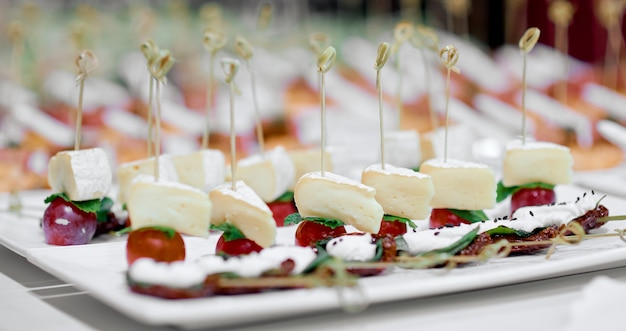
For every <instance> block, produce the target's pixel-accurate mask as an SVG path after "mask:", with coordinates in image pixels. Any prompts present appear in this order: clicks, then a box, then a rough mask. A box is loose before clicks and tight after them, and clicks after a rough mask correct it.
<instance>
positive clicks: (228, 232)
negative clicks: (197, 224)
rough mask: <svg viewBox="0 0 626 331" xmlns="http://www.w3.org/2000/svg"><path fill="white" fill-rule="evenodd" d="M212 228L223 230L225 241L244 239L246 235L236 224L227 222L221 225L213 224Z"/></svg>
mask: <svg viewBox="0 0 626 331" xmlns="http://www.w3.org/2000/svg"><path fill="white" fill-rule="evenodd" d="M210 229H211V230H219V231H222V232H223V234H222V235H223V236H224V240H225V241H232V240H236V239H243V238H245V237H246V236H245V235H244V234H243V232H241V230H239V229H238V228H237V227H236V226H234V225H232V224H230V223H226V222H225V223H222V224H220V225H215V224H211V227H210Z"/></svg>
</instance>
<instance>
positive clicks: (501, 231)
mask: <svg viewBox="0 0 626 331" xmlns="http://www.w3.org/2000/svg"><path fill="white" fill-rule="evenodd" d="M543 229H545V228H543V227H542V228H537V229H534V230H533V231H532V232H526V231H524V230H517V229H512V228H509V227H506V226H504V225H500V226H498V227H497V228H493V229H491V230H489V231H485V232H486V233H488V234H489V235H510V234H512V235H515V236H518V237H520V238H526V237H529V236H531V235H533V234H536V233H538V232H540V231H542V230H543Z"/></svg>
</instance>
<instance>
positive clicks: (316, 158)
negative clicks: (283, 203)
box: [288, 148, 333, 190]
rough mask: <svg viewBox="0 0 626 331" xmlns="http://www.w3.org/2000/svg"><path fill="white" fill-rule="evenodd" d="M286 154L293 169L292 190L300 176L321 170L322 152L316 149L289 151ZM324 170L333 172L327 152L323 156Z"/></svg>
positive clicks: (329, 155) (330, 157)
mask: <svg viewBox="0 0 626 331" xmlns="http://www.w3.org/2000/svg"><path fill="white" fill-rule="evenodd" d="M288 154H289V157H290V158H291V162H293V166H294V168H295V176H294V181H293V182H292V183H291V186H290V189H292V190H293V187H294V185H295V184H296V182H297V181H298V179H300V177H302V175H304V174H306V173H309V172H313V171H320V170H322V169H321V168H322V161H321V160H322V151H321V150H320V149H318V148H316V149H304V150H296V151H289V152H288ZM324 170H326V171H333V163H332V155H331V153H329V152H328V151H326V153H325V154H324Z"/></svg>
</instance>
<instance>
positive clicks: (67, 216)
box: [41, 197, 98, 246]
mask: <svg viewBox="0 0 626 331" xmlns="http://www.w3.org/2000/svg"><path fill="white" fill-rule="evenodd" d="M97 224H98V221H97V220H96V213H87V212H84V211H82V210H80V209H78V207H76V206H75V205H74V204H72V203H71V202H68V201H65V199H63V198H60V197H57V198H56V199H54V200H52V202H51V203H50V204H49V205H48V207H47V208H46V210H45V211H44V213H43V220H42V223H41V227H42V229H43V235H44V238H45V240H46V243H48V244H51V245H62V246H67V245H83V244H86V243H88V242H89V241H90V240H91V239H92V238H93V236H94V234H95V233H96V227H97Z"/></svg>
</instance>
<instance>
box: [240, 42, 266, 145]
mask: <svg viewBox="0 0 626 331" xmlns="http://www.w3.org/2000/svg"><path fill="white" fill-rule="evenodd" d="M235 51H236V52H237V54H238V55H239V56H241V58H243V59H244V61H245V62H246V66H247V67H248V71H250V83H251V85H252V102H253V103H254V114H255V117H256V138H257V142H258V144H259V152H260V154H261V155H263V154H264V153H265V139H264V138H263V122H262V120H261V112H260V110H259V102H258V99H257V94H256V81H255V76H254V68H253V67H252V56H254V48H253V47H252V45H251V44H250V42H248V40H246V39H245V38H244V37H242V36H237V38H236V39H235Z"/></svg>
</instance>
